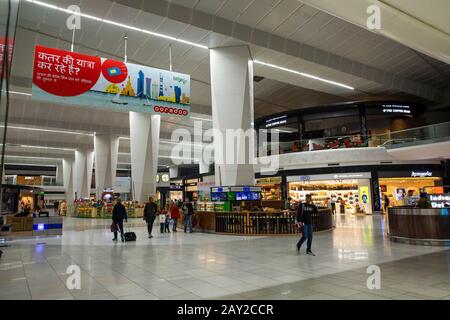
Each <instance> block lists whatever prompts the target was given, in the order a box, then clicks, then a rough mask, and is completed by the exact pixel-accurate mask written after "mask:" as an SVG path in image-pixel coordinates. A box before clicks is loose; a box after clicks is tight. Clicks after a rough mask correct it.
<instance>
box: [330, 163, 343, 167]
mask: <svg viewBox="0 0 450 320" xmlns="http://www.w3.org/2000/svg"><path fill="white" fill-rule="evenodd" d="M339 165H341V164H340V163H329V164H328V166H329V167H336V166H339Z"/></svg>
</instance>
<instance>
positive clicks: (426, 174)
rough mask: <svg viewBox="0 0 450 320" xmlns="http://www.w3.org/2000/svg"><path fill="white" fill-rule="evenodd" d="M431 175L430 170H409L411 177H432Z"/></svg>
mask: <svg viewBox="0 0 450 320" xmlns="http://www.w3.org/2000/svg"><path fill="white" fill-rule="evenodd" d="M432 176H433V172H430V171H425V172H416V171H411V177H413V178H425V177H432Z"/></svg>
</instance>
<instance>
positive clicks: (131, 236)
mask: <svg viewBox="0 0 450 320" xmlns="http://www.w3.org/2000/svg"><path fill="white" fill-rule="evenodd" d="M126 229H128V228H126ZM124 237H125V241H126V242H129V241H136V233H134V232H132V231H127V232H125V234H124Z"/></svg>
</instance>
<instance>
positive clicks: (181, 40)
mask: <svg viewBox="0 0 450 320" xmlns="http://www.w3.org/2000/svg"><path fill="white" fill-rule="evenodd" d="M27 2H31V3H34V4H37V5H40V6H43V7H46V8H50V9H53V10H58V11H62V12H65V13H68V14H71V15H79V16H81V17H83V18H87V19H91V20H95V21H99V22H103V23H106V24H110V25H113V26H117V27H121V28H124V29H129V30H133V31H138V32H142V33H146V34H149V35H152V36H155V37H159V38H164V39H168V40H172V41H176V42H180V43H185V44H188V45H190V46H194V47H197V48H202V49H209V48H208V47H207V46H204V45H201V44H198V43H194V42H190V41H187V40H183V39H179V38H175V37H171V36H168V35H165V34H162V33H157V32H152V31H149V30H145V29H140V28H136V27H133V26H130V25H126V24H123V23H118V22H115V21H111V20H108V19H102V18H98V17H95V16H91V15H88V14H84V13H81V12H77V11H72V10H68V9H64V8H60V7H57V6H55V5H52V4H48V3H45V2H42V1H36V0H27Z"/></svg>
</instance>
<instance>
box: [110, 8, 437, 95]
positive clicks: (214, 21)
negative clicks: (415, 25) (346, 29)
mask: <svg viewBox="0 0 450 320" xmlns="http://www.w3.org/2000/svg"><path fill="white" fill-rule="evenodd" d="M108 1H111V0H108ZM350 1H352V2H358V1H359V0H350ZM367 1H369V0H367ZM111 2H113V1H111ZM114 2H117V3H120V4H122V5H125V6H128V7H133V8H135V9H138V10H143V11H145V12H147V13H151V14H155V15H159V16H162V17H164V18H167V19H170V20H173V21H177V22H181V23H185V24H188V25H192V26H195V27H197V28H201V29H203V30H207V31H210V32H215V33H218V34H221V35H225V36H228V37H231V38H234V39H237V40H241V41H244V42H247V43H250V44H253V45H256V46H259V47H263V48H266V49H270V50H274V51H277V52H280V53H284V54H287V55H289V56H293V57H297V58H299V59H302V60H305V61H308V62H311V63H315V64H318V65H321V66H325V67H327V68H330V69H333V70H336V71H339V72H343V73H346V74H350V75H352V76H355V77H358V78H362V79H366V80H369V81H372V82H375V83H378V84H381V85H383V86H385V87H386V88H387V89H391V90H398V91H401V92H405V93H408V94H411V95H415V96H419V97H422V98H424V99H427V100H430V101H435V102H442V101H443V99H444V94H443V92H442V91H440V90H437V89H435V88H433V87H431V86H428V85H425V84H422V83H419V82H416V81H412V80H408V79H405V78H401V77H399V76H396V75H395V74H393V73H390V72H388V71H384V70H381V69H378V68H375V67H372V66H369V65H366V64H363V63H360V62H357V61H354V60H351V59H348V58H346V57H344V56H340V55H337V54H334V53H332V52H329V51H325V50H322V49H319V48H315V47H313V46H310V45H308V44H305V43H301V42H297V41H294V40H291V39H288V38H285V37H280V36H277V35H274V34H271V33H269V32H266V31H262V30H259V29H257V28H251V27H249V26H246V25H243V24H239V23H237V22H233V21H229V20H226V19H223V18H220V17H218V16H214V15H211V14H208V13H204V12H201V11H198V10H195V9H192V8H187V7H183V6H181V5H178V4H175V3H169V2H167V1H164V0H152V1H139V0H135V1H128V0H115V1H114ZM303 2H310V1H303ZM311 2H314V1H311ZM323 2H324V3H330V2H335V3H336V6H341V9H342V10H344V9H345V10H347V9H348V6H347V5H346V6H342V4H341V3H340V2H339V1H334V0H333V1H330V0H323ZM364 12H365V11H364ZM363 16H364V15H363ZM364 17H367V16H364Z"/></svg>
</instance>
